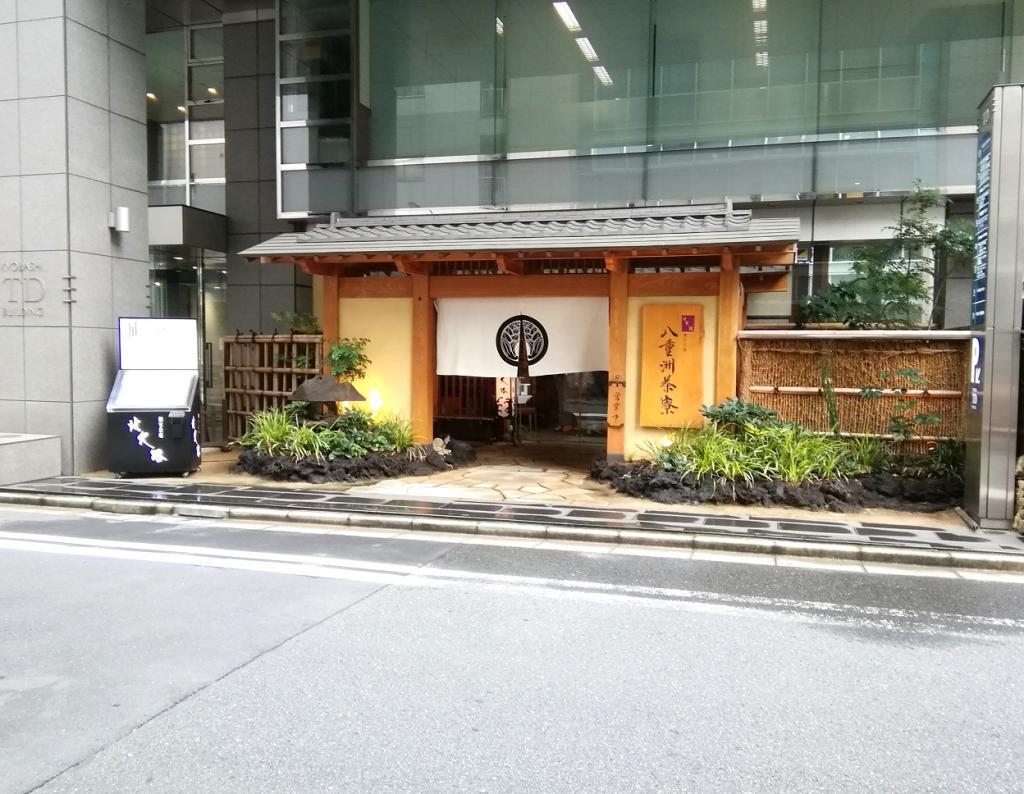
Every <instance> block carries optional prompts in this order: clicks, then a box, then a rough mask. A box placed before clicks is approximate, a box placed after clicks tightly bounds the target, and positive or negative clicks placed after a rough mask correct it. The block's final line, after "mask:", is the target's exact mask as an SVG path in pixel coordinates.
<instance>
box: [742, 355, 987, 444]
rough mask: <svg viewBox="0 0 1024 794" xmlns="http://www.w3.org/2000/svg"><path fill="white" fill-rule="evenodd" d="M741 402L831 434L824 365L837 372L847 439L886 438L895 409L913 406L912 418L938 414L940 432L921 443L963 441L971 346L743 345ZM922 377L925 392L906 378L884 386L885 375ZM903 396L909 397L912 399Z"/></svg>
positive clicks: (933, 429)
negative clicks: (867, 392)
mask: <svg viewBox="0 0 1024 794" xmlns="http://www.w3.org/2000/svg"><path fill="white" fill-rule="evenodd" d="M738 344H739V349H740V362H739V363H740V367H739V369H740V371H739V390H738V392H739V396H740V397H742V398H743V399H744V400H748V401H750V402H754V403H758V404H759V405H763V406H764V407H765V408H769V409H771V410H773V411H775V412H776V413H778V415H779V417H780V418H781V419H785V420H787V421H791V422H799V423H800V424H803V425H806V426H807V427H809V428H811V429H812V430H819V431H827V430H830V429H831V428H830V427H829V421H828V410H827V407H826V403H825V396H824V392H823V389H822V385H823V380H822V366H823V362H829V363H830V365H831V378H832V388H833V391H834V393H835V399H836V404H837V407H838V412H839V420H840V429H841V431H842V432H843V433H850V434H865V435H886V434H887V433H888V432H889V428H888V425H889V419H890V417H892V416H893V415H894V413H896V412H897V409H896V403H897V402H899V401H900V400H909V399H913V400H915V401H916V403H917V404H916V405H915V406H914V407H913V408H912V409H910V410H909V411H907V414H908V415H909V416H911V417H912V416H913V415H914V414H917V413H932V412H934V413H935V414H937V415H938V416H939V419H940V422H939V424H938V425H932V426H924V427H922V428H921V435H922V436H925V437H927V438H929V439H932V438H961V437H962V435H963V417H964V410H965V407H966V393H967V365H968V361H967V356H968V343H967V342H963V341H950V340H934V341H932V340H924V341H923V340H892V339H836V338H822V339H812V340H808V339H801V340H786V339H741V340H740V341H739V343H738ZM902 369H910V370H916V371H917V372H918V373H920V375H921V377H922V378H923V379H924V382H925V385H924V387H923V389H924V390H923V391H922V386H921V385H918V384H915V383H914V382H913V381H912V380H911V379H909V378H906V377H891V378H888V379H883V378H882V376H881V375H882V373H883V372H890V373H893V374H894V375H895V373H896V372H897V371H898V370H902ZM866 387H873V388H879V389H884V390H885V392H884V394H883V395H882V396H880V397H874V398H869V397H863V396H861V394H860V392H861V389H864V388H866ZM901 389H907V390H909V391H908V393H907V394H906V395H904V394H902V393H900V391H898V390H901Z"/></svg>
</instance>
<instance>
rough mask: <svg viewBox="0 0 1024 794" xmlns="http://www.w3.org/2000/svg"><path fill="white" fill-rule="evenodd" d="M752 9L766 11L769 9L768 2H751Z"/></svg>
mask: <svg viewBox="0 0 1024 794" xmlns="http://www.w3.org/2000/svg"><path fill="white" fill-rule="evenodd" d="M750 7H751V8H752V9H753V10H754V11H766V10H767V9H768V0H750Z"/></svg>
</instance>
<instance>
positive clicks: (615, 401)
mask: <svg viewBox="0 0 1024 794" xmlns="http://www.w3.org/2000/svg"><path fill="white" fill-rule="evenodd" d="M628 307H629V274H628V273H627V272H626V270H625V269H617V270H611V273H610V276H609V281H608V408H607V417H608V441H607V447H606V450H605V454H606V455H607V457H608V460H609V462H615V461H621V460H623V459H624V458H625V454H626V426H625V421H626V400H627V395H628V394H629V390H628V384H627V382H626V351H627V349H628V347H627V339H626V332H627V330H626V329H627V320H628Z"/></svg>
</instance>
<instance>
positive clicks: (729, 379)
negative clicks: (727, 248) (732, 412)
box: [715, 252, 743, 402]
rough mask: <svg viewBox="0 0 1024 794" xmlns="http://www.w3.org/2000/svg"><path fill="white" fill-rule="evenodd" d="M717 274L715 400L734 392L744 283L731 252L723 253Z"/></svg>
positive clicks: (724, 398) (718, 400)
mask: <svg viewBox="0 0 1024 794" xmlns="http://www.w3.org/2000/svg"><path fill="white" fill-rule="evenodd" d="M719 261H720V265H719V268H720V272H719V274H718V278H719V281H718V351H717V362H718V363H717V366H716V372H715V402H722V400H726V399H728V398H729V397H735V396H736V337H737V334H739V330H740V325H741V318H740V315H741V314H742V312H743V283H742V282H741V281H740V273H739V270H738V269H737V267H736V266H735V265H734V263H733V258H732V254H731V253H728V252H726V253H723V254H722V255H721V258H720V260H719Z"/></svg>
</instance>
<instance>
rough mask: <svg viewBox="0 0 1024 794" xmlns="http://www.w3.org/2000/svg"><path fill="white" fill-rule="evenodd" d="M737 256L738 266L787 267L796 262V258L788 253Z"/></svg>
mask: <svg viewBox="0 0 1024 794" xmlns="http://www.w3.org/2000/svg"><path fill="white" fill-rule="evenodd" d="M737 256H738V257H739V258H740V260H739V261H740V264H742V265H750V266H757V265H763V266H765V267H789V266H791V265H792V264H793V263H794V261H795V260H796V256H795V255H794V254H792V253H791V252H789V251H784V252H782V253H768V254H763V253H753V254H737Z"/></svg>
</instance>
